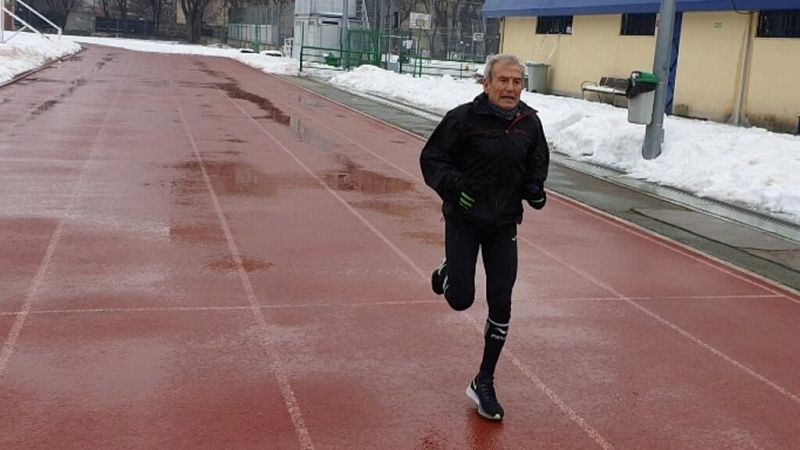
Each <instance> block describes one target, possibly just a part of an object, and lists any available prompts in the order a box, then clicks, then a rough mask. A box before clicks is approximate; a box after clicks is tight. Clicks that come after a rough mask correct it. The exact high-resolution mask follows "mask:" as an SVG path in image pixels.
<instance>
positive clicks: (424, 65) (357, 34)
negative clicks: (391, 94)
mask: <svg viewBox="0 0 800 450" xmlns="http://www.w3.org/2000/svg"><path fill="white" fill-rule="evenodd" d="M418 44H419V40H417V39H415V36H414V35H413V34H411V33H406V34H399V35H398V34H393V35H387V34H382V33H380V32H379V31H370V30H350V31H349V32H348V34H347V48H345V49H344V50H342V49H338V48H323V47H314V46H307V45H303V46H301V47H300V72H302V71H303V69H308V68H312V67H313V68H315V69H323V70H347V69H351V68H353V67H358V66H361V65H364V64H370V65H373V66H377V67H381V68H383V69H387V70H391V71H394V72H397V73H410V74H412V75H413V76H415V77H420V76H423V75H430V76H442V75H450V76H452V77H454V78H472V77H475V76H476V70H477V69H478V67H480V66H482V63H477V62H474V61H461V60H442V59H433V58H428V57H423V56H420V55H419V54H420V53H421V52H420V50H419V45H418Z"/></svg>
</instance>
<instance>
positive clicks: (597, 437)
mask: <svg viewBox="0 0 800 450" xmlns="http://www.w3.org/2000/svg"><path fill="white" fill-rule="evenodd" d="M212 83H213V84H214V85H215V86H216V83H214V82H213V81H212ZM217 89H219V87H217ZM220 92H222V91H221V90H220ZM225 98H226V99H227V100H228V101H229V102H230V103H231V104H232V105H233V106H235V107H236V108H237V109H238V110H239V111H241V113H242V115H244V116H245V117H247V119H248V120H250V121H251V122H252V123H253V124H254V125H255V126H256V127H257V128H258V129H260V130H261V131H262V132H263V133H264V134H265V135H266V136H267V137H268V138H269V139H270V140H272V141H273V142H274V143H275V144H276V145H277V146H278V147H280V148H281V150H283V152H284V153H286V155H287V156H289V157H290V158H292V159H293V160H294V161H295V162H296V163H297V164H298V165H299V166H300V167H302V168H303V170H305V171H306V173H308V174H309V175H310V176H311V177H312V178H314V179H315V180H316V181H317V183H319V185H320V186H322V188H323V189H325V190H326V191H328V193H329V194H331V195H332V196H333V197H334V198H336V200H337V201H338V202H339V203H341V204H342V206H344V207H345V208H346V209H347V210H348V211H350V212H351V213H352V214H353V215H354V216H355V217H356V218H358V220H359V221H360V222H361V223H362V224H364V226H366V227H367V228H368V229H369V230H370V231H372V233H373V234H375V236H376V237H378V238H379V239H380V240H381V241H383V243H384V244H386V245H387V246H388V247H389V248H390V249H392V251H393V252H394V253H395V254H396V255H397V256H399V257H400V259H402V260H403V261H404V262H405V263H406V264H407V265H408V266H409V267H410V268H411V269H412V270H413V271H414V272H416V273H417V274H418V275H419V276H420V278H422V279H423V280H426V281H427V280H428V276H429V274H427V273H425V272H424V271H423V270H422V269H421V268H420V267H419V266H417V265H416V264H415V263H414V261H412V260H411V258H409V257H408V255H406V254H405V253H404V252H403V251H402V250H400V249H399V248H398V247H397V246H396V245H395V244H394V243H393V242H392V241H391V240H389V238H388V237H386V235H384V234H383V233H381V231H380V230H378V229H377V228H376V227H375V226H374V225H373V224H372V223H371V222H370V221H368V220H367V219H366V218H365V217H364V216H362V215H361V213H359V212H358V211H357V210H356V209H355V208H353V206H351V205H350V204H349V203H347V201H346V200H345V199H344V198H343V197H342V196H340V195H339V193H337V192H336V191H334V190H333V189H332V188H331V187H330V186H328V184H327V183H325V181H324V180H322V179H321V178H320V177H319V176H318V175H317V174H316V173H314V171H313V170H311V168H309V167H308V166H307V165H306V164H305V163H304V162H303V161H301V160H300V158H298V157H297V155H295V154H294V152H292V150H291V149H289V148H288V147H287V146H286V145H284V144H283V142H281V141H279V140H278V139H277V138H276V137H275V136H274V135H272V133H270V132H269V131H268V130H267V129H266V128H264V127H263V126H262V125H261V124H260V123H258V121H256V120H255V119H253V117H252V116H250V114H248V113H247V111H245V110H244V109H243V108H242V107H241V106H239V105H238V104H236V103H235V102H234V101H233V100H231V99H230V98H228V97H227V96H225ZM392 165H393V166H394V164H392ZM462 317H465V318H466V319H467V320H468V321H469V322H470V323H471V324H472V325H473V326H475V327H476V328H477V329H478V332H479V333H481V334H483V329H482V328H481V326H480V325H479V324H478V323H477V322H476V321H475V320H474V319H473V318H472V317H470V316H469V315H462ZM503 356H505V357H507V358H510V359H511V362H512V363H513V364H514V366H516V367H517V368H518V369H519V370H520V371H521V372H522V373H523V375H525V376H526V377H527V378H528V379H529V380H531V381H532V382H533V383H534V384H535V385H536V387H538V388H539V389H540V390H542V391H543V392H544V394H545V395H546V396H547V397H548V398H549V399H550V400H551V401H553V403H555V404H556V405H557V406H558V408H559V409H560V410H561V411H562V412H563V413H564V414H566V415H567V417H569V418H570V420H572V421H573V422H575V423H576V424H577V425H578V426H579V427H580V428H581V429H582V430H583V431H584V432H585V433H586V434H587V435H589V437H590V438H592V440H593V441H594V442H595V443H596V444H597V445H599V446H600V447H601V448H603V449H606V450H610V449H613V446H611V444H609V443H608V441H606V440H605V438H603V436H602V435H601V434H600V433H599V432H597V430H595V429H594V428H592V427H591V426H590V425H589V424H587V423H586V421H585V420H584V419H583V418H582V417H581V416H580V415H578V413H576V412H575V411H574V410H573V409H572V408H570V407H569V406H568V405H567V404H566V403H564V401H563V400H561V398H560V397H559V396H558V395H557V394H556V393H555V392H553V390H552V389H550V388H549V387H547V385H546V384H544V382H542V380H541V379H540V378H539V377H537V376H536V375H534V374H533V373H532V372H531V371H530V370H528V369H527V368H526V367H525V366H524V365H523V364H522V362H520V360H519V359H518V358H517V357H516V355H515V354H514V353H513V352H511V351H510V350H506V351H505V352H503Z"/></svg>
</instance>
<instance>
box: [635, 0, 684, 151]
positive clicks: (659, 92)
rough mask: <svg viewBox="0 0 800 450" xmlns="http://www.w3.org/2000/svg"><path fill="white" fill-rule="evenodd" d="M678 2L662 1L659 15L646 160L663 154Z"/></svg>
mask: <svg viewBox="0 0 800 450" xmlns="http://www.w3.org/2000/svg"><path fill="white" fill-rule="evenodd" d="M675 3H676V0H661V10H660V11H659V13H658V36H657V37H656V55H655V58H654V59H653V73H654V74H655V76H656V79H657V80H658V85H657V86H656V93H655V102H654V104H653V120H652V121H651V122H650V124H649V125H647V129H646V130H645V133H644V146H642V156H643V157H644V159H655V158H657V157H658V155H660V154H661V144H662V143H663V142H664V110H665V108H666V106H667V90H668V89H669V87H668V86H667V80H668V79H669V60H670V54H671V52H672V29H673V27H674V24H675Z"/></svg>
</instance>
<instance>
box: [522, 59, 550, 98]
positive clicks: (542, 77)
mask: <svg viewBox="0 0 800 450" xmlns="http://www.w3.org/2000/svg"><path fill="white" fill-rule="evenodd" d="M525 66H526V67H527V68H528V91H529V92H538V93H539V94H544V93H546V92H547V72H548V70H549V69H550V65H548V64H545V63H538V62H533V61H528V62H527V63H525Z"/></svg>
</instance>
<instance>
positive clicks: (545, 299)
mask: <svg viewBox="0 0 800 450" xmlns="http://www.w3.org/2000/svg"><path fill="white" fill-rule="evenodd" d="M756 298H761V299H781V298H783V297H781V296H780V295H769V294H763V295H698V296H665V297H629V299H630V300H641V301H657V300H750V299H756ZM515 301H518V302H519V301H531V302H533V301H536V302H539V303H541V302H623V301H624V299H621V298H619V297H536V298H535V299H533V298H531V299H519V300H515ZM441 303H442V302H441V300H394V301H391V300H390V301H385V302H345V303H286V304H272V305H259V307H260V308H261V309H315V308H318V309H330V308H359V307H376V306H409V305H439V304H441ZM251 308H252V306H154V307H151V308H83V309H42V310H38V311H30V312H29V313H28V314H29V315H32V316H35V315H40V314H50V315H58V314H99V313H138V312H183V311H185V312H194V311H197V312H205V311H236V310H250V309H251ZM20 314H22V312H20V311H0V317H2V316H17V315H20Z"/></svg>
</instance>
